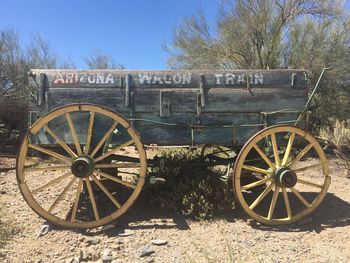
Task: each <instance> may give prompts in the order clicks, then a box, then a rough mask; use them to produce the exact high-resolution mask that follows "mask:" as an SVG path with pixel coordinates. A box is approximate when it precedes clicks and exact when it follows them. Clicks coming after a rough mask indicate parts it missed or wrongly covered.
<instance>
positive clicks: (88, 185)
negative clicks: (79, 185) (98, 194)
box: [85, 178, 100, 220]
mask: <svg viewBox="0 0 350 263" xmlns="http://www.w3.org/2000/svg"><path fill="white" fill-rule="evenodd" d="M85 184H86V188H87V190H88V192H89V197H90V202H91V206H92V210H93V211H94V215H95V219H96V220H100V215H99V213H98V210H97V205H96V201H95V196H94V192H93V190H92V187H91V183H90V181H89V178H87V179H86V180H85Z"/></svg>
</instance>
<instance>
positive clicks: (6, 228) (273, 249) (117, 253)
mask: <svg viewBox="0 0 350 263" xmlns="http://www.w3.org/2000/svg"><path fill="white" fill-rule="evenodd" d="M14 164H15V160H14V159H6V158H0V167H8V166H13V165H14ZM330 168H331V176H332V183H331V186H330V189H329V192H328V193H327V196H326V198H325V200H324V201H323V203H322V204H321V205H320V206H319V207H318V209H316V211H315V212H314V213H313V214H312V215H311V216H308V217H307V218H305V219H303V220H302V221H301V222H299V223H296V224H294V225H289V226H283V227H267V226H263V225H260V224H258V223H255V222H254V221H253V220H251V219H249V218H248V217H247V216H246V215H245V214H244V213H243V212H242V210H241V209H240V208H239V207H237V208H236V209H234V210H232V211H229V212H227V213H226V214H225V215H222V216H220V217H218V218H217V219H215V220H210V221H202V222H198V221H191V220H187V219H185V218H184V217H181V216H176V215H173V214H169V213H166V212H164V211H162V209H161V208H159V207H148V206H147V207H145V206H141V205H140V204H138V203H137V204H136V205H135V206H134V207H132V209H131V210H130V211H129V212H128V213H127V214H126V215H125V216H124V217H123V218H122V219H121V220H120V221H118V222H116V223H115V224H113V225H109V226H108V228H102V229H101V228H100V229H95V230H90V231H73V230H66V229H61V228H57V227H54V226H52V225H48V228H49V229H48V232H47V231H45V230H47V229H45V224H46V222H45V221H44V220H43V219H41V218H40V217H39V216H37V215H36V214H35V213H34V212H33V211H32V210H31V209H30V208H29V207H28V205H27V204H26V203H25V201H24V199H23V198H22V196H21V194H20V192H19V189H18V187H17V183H16V177H15V171H14V170H11V171H8V172H2V173H0V205H1V211H0V213H1V231H2V236H1V240H0V261H1V262H11V263H12V262H13V263H15V262H35V263H39V262H41V263H44V262H89V261H90V262H92V261H93V260H94V261H97V262H113V263H116V262H349V261H350V250H349V248H350V178H349V177H348V171H346V170H345V169H344V168H342V166H341V165H340V164H339V161H338V160H334V159H333V160H331V167H330ZM43 226H44V227H43ZM40 230H42V231H40ZM46 232H47V233H46ZM4 233H5V234H4ZM40 233H41V234H40Z"/></svg>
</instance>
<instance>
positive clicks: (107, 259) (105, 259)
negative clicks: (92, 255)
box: [101, 256, 114, 262]
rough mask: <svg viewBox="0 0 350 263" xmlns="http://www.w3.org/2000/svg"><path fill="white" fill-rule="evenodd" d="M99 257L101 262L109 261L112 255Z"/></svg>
mask: <svg viewBox="0 0 350 263" xmlns="http://www.w3.org/2000/svg"><path fill="white" fill-rule="evenodd" d="M101 259H102V261H103V262H110V261H112V260H113V259H114V257H112V256H102V258H101Z"/></svg>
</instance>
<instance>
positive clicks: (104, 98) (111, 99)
mask: <svg viewBox="0 0 350 263" xmlns="http://www.w3.org/2000/svg"><path fill="white" fill-rule="evenodd" d="M124 100H125V93H124V92H123V90H122V89H107V88H103V89H102V88H100V89H96V88H94V89H92V88H91V89H83V88H76V89H50V100H49V102H46V103H48V104H49V108H50V110H52V109H54V108H57V107H60V106H64V105H67V104H70V103H93V104H97V105H101V106H104V107H108V108H110V109H112V110H114V111H116V112H118V113H120V114H124V113H129V112H130V109H129V108H127V107H126V106H125V104H124ZM127 116H128V114H127Z"/></svg>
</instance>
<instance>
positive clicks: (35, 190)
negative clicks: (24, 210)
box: [32, 172, 71, 194]
mask: <svg viewBox="0 0 350 263" xmlns="http://www.w3.org/2000/svg"><path fill="white" fill-rule="evenodd" d="M70 175H71V172H69V173H66V174H64V175H62V176H60V177H57V178H56V179H54V180H52V181H50V182H48V183H46V184H44V185H42V186H40V187H38V188H36V189H34V190H32V194H36V193H38V192H40V191H42V190H44V189H45V188H48V187H50V186H51V185H53V184H55V183H59V182H61V181H63V180H64V179H66V178H68V176H70Z"/></svg>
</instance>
